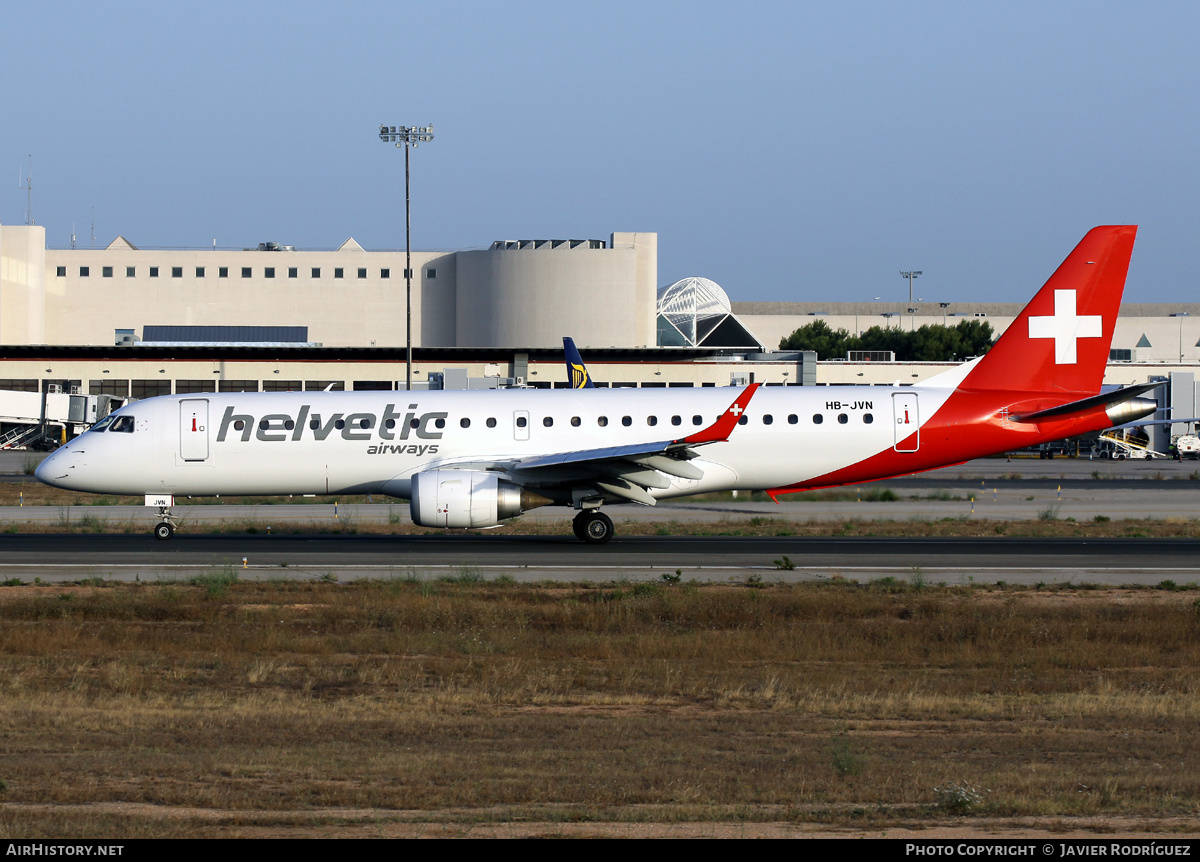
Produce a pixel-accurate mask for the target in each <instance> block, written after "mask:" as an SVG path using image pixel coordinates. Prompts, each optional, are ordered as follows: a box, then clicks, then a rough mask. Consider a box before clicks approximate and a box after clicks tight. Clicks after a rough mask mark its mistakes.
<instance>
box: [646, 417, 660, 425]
mask: <svg viewBox="0 0 1200 862" xmlns="http://www.w3.org/2000/svg"><path fill="white" fill-rule="evenodd" d="M646 424H647V425H657V424H658V417H657V416H647V417H646Z"/></svg>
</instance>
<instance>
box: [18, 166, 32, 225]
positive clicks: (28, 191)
mask: <svg viewBox="0 0 1200 862" xmlns="http://www.w3.org/2000/svg"><path fill="white" fill-rule="evenodd" d="M20 176H21V174H20V172H19V171H18V172H17V178H18V179H20ZM23 183H24V185H22V186H20V189H21V190H22V191H24V192H25V224H34V221H33V154H32V153H30V155H29V167H28V168H27V169H26V173H25V179H24V180H23Z"/></svg>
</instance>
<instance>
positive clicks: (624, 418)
mask: <svg viewBox="0 0 1200 862" xmlns="http://www.w3.org/2000/svg"><path fill="white" fill-rule="evenodd" d="M621 424H622V425H624V426H625V427H626V428H628V427H629V426H630V425H632V424H633V417H632V416H622V417H621Z"/></svg>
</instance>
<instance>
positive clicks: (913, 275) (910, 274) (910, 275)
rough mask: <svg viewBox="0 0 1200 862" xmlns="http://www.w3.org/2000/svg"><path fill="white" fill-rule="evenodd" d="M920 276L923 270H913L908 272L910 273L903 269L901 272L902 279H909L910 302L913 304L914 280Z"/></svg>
mask: <svg viewBox="0 0 1200 862" xmlns="http://www.w3.org/2000/svg"><path fill="white" fill-rule="evenodd" d="M920 274H921V270H919V269H913V270H908V271H905V270H903V269H902V270H900V277H901V278H907V279H908V301H909V302H912V280H913V279H914V278H916V277H917V276H918V275H920Z"/></svg>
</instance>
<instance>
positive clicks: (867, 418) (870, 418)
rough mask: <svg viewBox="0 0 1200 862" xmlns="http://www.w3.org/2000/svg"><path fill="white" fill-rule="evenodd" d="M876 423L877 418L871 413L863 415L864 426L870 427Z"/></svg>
mask: <svg viewBox="0 0 1200 862" xmlns="http://www.w3.org/2000/svg"><path fill="white" fill-rule="evenodd" d="M874 421H875V417H874V416H872V415H871V414H870V413H864V414H863V424H864V425H870V424H871V423H872V422H874Z"/></svg>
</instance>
